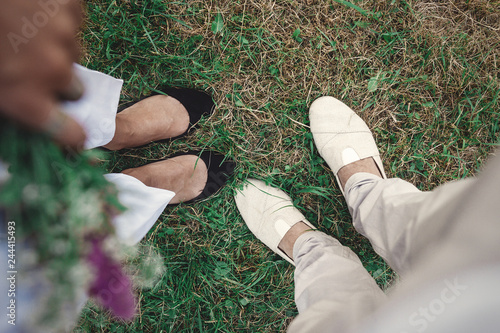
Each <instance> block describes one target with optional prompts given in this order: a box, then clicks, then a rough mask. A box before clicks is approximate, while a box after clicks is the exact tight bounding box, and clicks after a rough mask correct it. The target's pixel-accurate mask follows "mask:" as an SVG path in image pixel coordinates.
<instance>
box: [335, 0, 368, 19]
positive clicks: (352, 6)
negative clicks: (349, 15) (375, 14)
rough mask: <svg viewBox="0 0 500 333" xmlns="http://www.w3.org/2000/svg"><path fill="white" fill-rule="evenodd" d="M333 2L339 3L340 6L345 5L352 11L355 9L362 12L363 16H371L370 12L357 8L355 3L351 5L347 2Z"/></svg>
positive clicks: (338, 0) (340, 0)
mask: <svg viewBox="0 0 500 333" xmlns="http://www.w3.org/2000/svg"><path fill="white" fill-rule="evenodd" d="M333 1H335V2H338V3H340V4H342V5H344V6H347V7H350V8H352V9H355V10H357V11H358V12H360V13H361V14H363V15H365V16H368V14H371V13H370V12H369V11H366V10H364V9H363V8H360V7H358V6H356V5H355V4H353V3H350V2H349V1H345V0H333Z"/></svg>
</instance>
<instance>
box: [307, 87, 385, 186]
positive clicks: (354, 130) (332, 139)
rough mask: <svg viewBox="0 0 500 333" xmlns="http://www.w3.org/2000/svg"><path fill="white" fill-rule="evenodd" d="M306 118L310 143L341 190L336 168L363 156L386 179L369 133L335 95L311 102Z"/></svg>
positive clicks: (360, 120) (366, 127)
mask: <svg viewBox="0 0 500 333" xmlns="http://www.w3.org/2000/svg"><path fill="white" fill-rule="evenodd" d="M309 119H310V121H311V132H312V134H313V138H314V143H315V144H316V147H317V148H318V151H319V154H320V155H321V157H323V159H324V160H325V161H326V163H327V164H328V166H329V167H330V168H331V169H332V171H333V173H334V175H335V178H336V179H337V183H338V184H339V187H340V189H341V190H342V186H341V184H340V181H339V179H338V176H337V173H338V171H339V170H340V169H341V168H342V167H343V166H345V165H347V164H350V163H353V162H356V161H359V160H362V159H364V158H368V157H372V158H373V160H374V161H375V163H376V164H377V167H378V169H379V171H380V174H381V175H382V177H383V178H387V176H386V175H385V172H384V166H383V164H382V160H381V159H380V154H379V151H378V148H377V144H376V143H375V140H374V139H373V135H372V132H371V131H370V129H369V128H368V126H366V123H365V122H364V121H363V119H361V118H360V117H359V116H358V115H357V114H356V113H355V112H354V111H353V110H351V108H349V107H348V106H347V105H345V104H344V103H342V102H341V101H339V100H338V99H336V98H333V97H331V96H323V97H320V98H318V99H317V100H315V101H314V102H313V103H312V104H311V107H310V108H309Z"/></svg>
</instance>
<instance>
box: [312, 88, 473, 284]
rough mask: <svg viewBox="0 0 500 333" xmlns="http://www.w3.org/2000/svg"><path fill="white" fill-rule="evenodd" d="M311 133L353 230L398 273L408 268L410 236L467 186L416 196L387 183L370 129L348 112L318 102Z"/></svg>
mask: <svg viewBox="0 0 500 333" xmlns="http://www.w3.org/2000/svg"><path fill="white" fill-rule="evenodd" d="M310 118H311V131H312V133H313V136H314V140H315V143H316V146H317V147H318V150H319V152H320V154H321V156H322V157H323V158H324V159H325V160H326V162H327V163H328V165H329V166H330V168H331V169H332V171H333V172H334V174H335V176H336V177H337V180H338V182H339V185H340V186H341V188H342V189H343V192H344V196H345V198H346V202H347V205H348V206H349V210H350V213H351V216H352V219H353V224H354V227H355V228H356V230H357V231H358V232H360V233H361V234H362V235H364V236H365V237H367V238H368V239H369V240H370V242H371V244H372V245H373V248H374V249H375V251H376V252H377V253H378V254H379V255H380V256H382V257H383V258H384V259H385V260H386V261H387V262H388V263H389V265H390V266H391V267H392V268H393V269H394V270H395V271H397V272H398V273H400V274H404V273H405V272H406V271H408V270H409V269H411V268H412V265H413V262H412V260H411V257H410V253H411V252H412V248H413V244H414V238H415V233H416V232H417V231H418V230H419V229H422V228H426V224H427V223H432V219H431V218H430V217H431V216H433V215H435V214H436V213H437V212H443V211H446V210H449V209H453V207H454V205H453V203H455V202H457V199H458V198H460V197H461V196H463V194H464V193H465V192H466V191H467V189H468V188H469V187H470V185H471V184H472V183H473V181H471V180H467V181H459V182H454V183H450V184H447V185H445V186H443V187H441V188H439V189H437V190H435V191H433V192H421V191H419V190H418V189H417V188H416V187H415V186H413V185H412V184H410V183H408V182H406V181H404V180H401V179H386V177H385V173H384V170H383V166H382V161H381V159H380V156H379V152H378V149H377V146H376V143H375V141H374V139H373V136H372V134H371V131H370V129H369V128H368V127H367V126H366V124H365V123H364V122H363V120H362V119H361V118H360V117H359V116H357V115H356V114H355V113H354V112H353V111H352V110H351V109H350V108H349V107H348V106H346V105H345V104H344V103H342V102H340V101H339V100H337V99H335V98H333V97H321V98H319V99H318V100H316V101H315V102H314V103H313V104H312V105H311V109H310Z"/></svg>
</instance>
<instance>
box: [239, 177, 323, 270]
mask: <svg viewBox="0 0 500 333" xmlns="http://www.w3.org/2000/svg"><path fill="white" fill-rule="evenodd" d="M234 199H235V201H236V206H238V210H239V211H240V213H241V216H242V217H243V220H244V221H245V223H246V224H247V226H248V228H249V229H250V231H252V232H253V234H254V235H255V236H256V237H257V238H258V239H259V240H261V241H262V242H263V243H264V244H266V245H267V246H268V247H269V248H270V249H271V250H273V251H274V252H275V253H277V254H279V255H280V256H281V257H282V258H283V259H285V260H286V261H288V262H289V263H291V264H292V265H295V264H294V263H293V260H292V259H290V257H288V256H287V255H286V254H285V253H284V252H283V251H281V250H280V249H279V248H278V245H279V243H280V242H281V240H282V239H283V236H285V234H286V233H287V232H288V230H290V228H291V227H292V226H293V225H294V224H296V223H298V222H304V223H305V224H307V225H308V226H310V227H311V229H316V228H315V227H314V226H313V225H312V224H311V223H310V222H308V221H307V220H306V218H305V217H304V215H302V213H300V212H299V210H298V209H297V208H295V207H294V206H293V202H292V199H290V197H289V196H288V195H287V194H286V193H285V192H283V191H281V190H279V189H277V188H274V187H271V186H267V185H266V184H265V183H264V182H263V181H260V180H256V179H249V180H248V184H247V185H246V186H245V187H244V188H243V190H242V191H237V194H236V196H235V197H234Z"/></svg>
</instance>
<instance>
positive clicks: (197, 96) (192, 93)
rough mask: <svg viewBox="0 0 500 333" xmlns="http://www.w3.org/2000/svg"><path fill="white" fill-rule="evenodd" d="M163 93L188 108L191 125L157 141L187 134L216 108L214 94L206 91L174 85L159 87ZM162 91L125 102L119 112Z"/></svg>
mask: <svg viewBox="0 0 500 333" xmlns="http://www.w3.org/2000/svg"><path fill="white" fill-rule="evenodd" d="M158 91H161V92H162V93H163V94H165V95H168V96H171V97H173V98H175V99H176V100H178V101H179V102H180V103H181V104H182V105H183V106H184V107H185V108H186V110H187V112H188V114H189V126H188V128H187V129H186V131H185V132H184V133H182V134H181V135H178V136H176V137H173V138H168V139H163V140H158V141H156V142H165V141H168V140H173V139H177V138H180V137H183V136H185V135H186V134H187V133H188V132H189V130H190V129H192V128H193V127H194V126H195V125H196V124H197V123H198V121H200V119H201V117H202V116H210V115H211V114H212V113H213V112H214V110H215V102H214V100H213V99H212V96H210V95H209V94H207V93H206V92H204V91H200V90H196V89H190V88H172V87H162V88H160V89H158ZM162 93H160V92H157V91H154V92H152V93H151V94H149V95H147V96H142V97H141V98H140V99H139V100H138V101H134V102H129V103H125V104H123V105H121V106H120V108H119V109H118V112H121V111H123V110H125V109H126V108H128V107H131V106H132V105H134V104H136V103H138V102H140V101H142V100H144V99H146V98H148V97H151V96H156V95H163V94H162Z"/></svg>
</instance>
